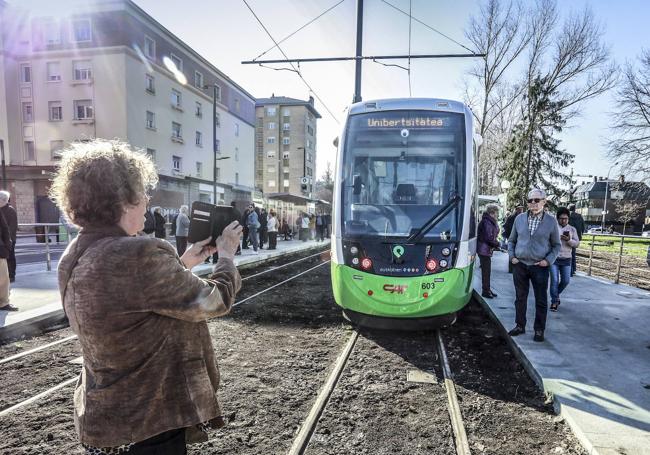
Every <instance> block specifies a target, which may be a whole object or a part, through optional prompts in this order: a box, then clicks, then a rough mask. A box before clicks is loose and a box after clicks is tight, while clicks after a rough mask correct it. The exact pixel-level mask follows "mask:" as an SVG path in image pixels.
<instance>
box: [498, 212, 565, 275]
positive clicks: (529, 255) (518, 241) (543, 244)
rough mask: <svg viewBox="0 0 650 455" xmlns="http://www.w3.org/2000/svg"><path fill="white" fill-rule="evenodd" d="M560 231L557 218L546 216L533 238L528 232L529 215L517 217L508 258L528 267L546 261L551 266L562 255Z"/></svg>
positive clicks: (509, 245) (509, 240)
mask: <svg viewBox="0 0 650 455" xmlns="http://www.w3.org/2000/svg"><path fill="white" fill-rule="evenodd" d="M561 247H562V243H560V231H559V229H558V225H557V221H556V220H555V217H553V216H551V215H549V214H548V213H545V214H544V217H543V218H542V221H540V223H539V226H537V230H536V231H535V233H534V234H533V235H532V236H531V235H530V231H529V230H528V213H527V212H524V213H521V214H519V215H517V218H515V223H514V225H513V226H512V232H511V233H510V238H509V239H508V256H510V259H511V260H512V258H513V257H515V258H517V259H519V260H520V261H521V262H523V263H524V264H526V265H533V264H535V263H536V262H539V261H541V260H542V259H546V260H547V261H548V263H549V265H550V264H553V263H554V262H555V259H557V256H558V254H560V248H561Z"/></svg>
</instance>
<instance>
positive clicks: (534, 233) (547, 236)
mask: <svg viewBox="0 0 650 455" xmlns="http://www.w3.org/2000/svg"><path fill="white" fill-rule="evenodd" d="M544 204H546V193H545V192H544V191H543V190H540V189H538V188H535V189H533V190H531V191H530V192H529V193H528V211H527V212H526V213H522V214H520V215H518V216H517V218H515V222H514V224H513V227H512V232H511V233H510V237H509V239H508V256H509V258H510V263H511V264H512V265H513V266H514V269H513V281H514V285H515V295H516V298H515V311H516V316H515V323H516V324H517V325H516V326H515V327H514V328H513V329H512V330H511V331H510V332H508V334H509V335H510V336H517V335H521V334H522V333H526V307H527V301H528V291H529V288H530V284H531V283H532V285H533V293H534V294H535V324H534V326H533V328H534V330H535V336H534V337H533V340H534V341H544V330H545V329H546V313H547V311H548V279H549V269H550V266H551V264H553V263H554V262H555V259H556V258H557V256H558V254H559V253H560V248H561V247H562V244H561V242H560V231H559V229H558V227H557V222H556V221H555V219H554V218H553V217H552V216H551V215H549V214H547V213H544Z"/></svg>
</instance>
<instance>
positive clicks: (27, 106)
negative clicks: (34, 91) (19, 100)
mask: <svg viewBox="0 0 650 455" xmlns="http://www.w3.org/2000/svg"><path fill="white" fill-rule="evenodd" d="M32 122H34V106H32V103H23V123H32Z"/></svg>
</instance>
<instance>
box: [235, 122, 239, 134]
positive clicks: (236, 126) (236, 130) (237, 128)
mask: <svg viewBox="0 0 650 455" xmlns="http://www.w3.org/2000/svg"><path fill="white" fill-rule="evenodd" d="M235 136H239V123H235Z"/></svg>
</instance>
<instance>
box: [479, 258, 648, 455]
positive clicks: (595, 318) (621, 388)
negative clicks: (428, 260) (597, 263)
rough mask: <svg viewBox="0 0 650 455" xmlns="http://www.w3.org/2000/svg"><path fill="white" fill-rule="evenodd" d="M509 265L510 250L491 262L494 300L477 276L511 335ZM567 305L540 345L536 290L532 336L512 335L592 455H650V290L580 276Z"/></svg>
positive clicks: (553, 316) (566, 295)
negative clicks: (535, 337) (535, 329)
mask: <svg viewBox="0 0 650 455" xmlns="http://www.w3.org/2000/svg"><path fill="white" fill-rule="evenodd" d="M507 261H508V256H507V254H504V253H496V254H495V256H494V257H493V260H492V290H493V291H494V292H496V293H497V294H498V297H497V298H495V299H484V298H483V297H481V295H480V291H481V275H480V270H479V269H477V272H476V274H475V276H474V290H475V295H476V297H477V299H478V300H479V301H480V302H482V304H483V305H484V306H485V307H486V308H487V309H488V310H489V312H490V313H491V315H492V316H493V318H494V319H495V320H496V321H497V322H498V323H499V324H501V325H502V326H503V330H504V331H505V332H507V331H508V330H510V329H511V328H512V327H514V326H515V322H514V321H515V307H514V300H515V290H514V285H513V281H512V275H510V274H508V273H507V265H508V262H507ZM648 273H649V274H650V268H649V269H648ZM561 300H562V304H561V305H560V307H559V311H558V312H557V313H553V312H550V311H549V313H548V318H547V323H546V333H545V338H546V340H545V341H544V342H542V343H536V342H534V341H533V339H532V338H533V330H532V329H533V327H532V321H533V320H534V315H535V303H534V299H533V292H532V288H531V290H530V295H529V299H528V313H527V320H528V324H529V326H528V327H526V334H524V335H520V336H518V337H513V338H511V337H509V336H507V335H506V338H508V340H509V341H510V343H511V344H512V347H513V349H514V351H515V353H516V354H517V355H518V356H519V358H520V360H521V362H522V364H523V365H524V367H525V368H526V370H527V371H528V373H529V374H530V375H531V377H532V378H533V379H534V380H535V381H536V382H537V384H538V385H539V386H540V388H542V389H543V390H544V392H546V393H547V394H551V395H552V396H553V400H554V405H555V409H556V412H558V413H559V414H561V415H562V416H563V417H564V418H565V420H566V421H567V423H568V424H569V426H570V427H571V429H572V430H573V432H574V433H575V434H576V436H577V437H578V439H579V440H580V442H581V443H582V444H583V446H584V447H585V448H586V449H587V451H588V453H590V454H598V455H615V454H618V455H648V454H650V292H648V291H644V290H641V289H636V288H632V287H629V286H625V285H617V284H613V283H611V282H607V281H604V280H602V279H593V278H591V277H587V276H586V275H584V274H581V273H580V272H578V275H576V276H575V277H573V278H572V280H571V283H570V284H569V286H568V287H567V288H566V289H565V291H564V292H563V293H562V296H561Z"/></svg>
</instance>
